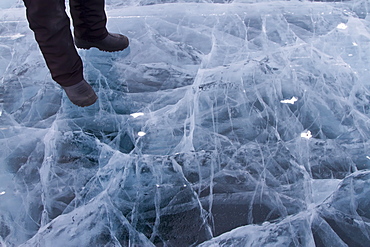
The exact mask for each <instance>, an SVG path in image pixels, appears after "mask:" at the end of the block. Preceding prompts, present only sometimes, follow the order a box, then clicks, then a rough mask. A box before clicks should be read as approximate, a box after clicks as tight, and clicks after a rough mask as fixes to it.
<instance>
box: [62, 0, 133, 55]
mask: <svg viewBox="0 0 370 247" xmlns="http://www.w3.org/2000/svg"><path fill="white" fill-rule="evenodd" d="M69 4H70V7H71V15H72V19H73V26H74V35H75V44H76V46H77V47H78V48H82V49H90V48H91V47H96V48H98V49H99V50H102V51H121V50H124V49H126V48H127V47H128V45H129V40H128V38H127V37H126V36H124V35H121V34H115V33H109V32H108V31H107V29H106V24H107V16H106V14H105V9H104V8H105V1H104V0H70V2H69Z"/></svg>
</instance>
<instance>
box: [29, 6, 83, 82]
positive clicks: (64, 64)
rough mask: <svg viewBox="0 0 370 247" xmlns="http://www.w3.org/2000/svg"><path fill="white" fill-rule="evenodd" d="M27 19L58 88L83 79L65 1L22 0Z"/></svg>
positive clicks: (80, 62)
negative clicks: (58, 85)
mask: <svg viewBox="0 0 370 247" xmlns="http://www.w3.org/2000/svg"><path fill="white" fill-rule="evenodd" d="M24 3H25V5H26V8H27V10H26V11H27V12H26V13H27V19H28V22H29V26H30V28H31V29H32V30H33V31H34V33H35V38H36V41H37V43H38V44H39V47H40V49H41V52H42V54H43V56H44V58H45V61H46V64H47V66H48V68H49V70H50V73H51V75H52V78H53V79H54V80H55V81H56V82H57V83H59V84H60V85H61V86H64V87H66V86H72V85H74V84H76V83H78V82H80V81H82V80H83V65H82V61H81V58H80V56H79V55H78V53H77V51H76V48H75V46H74V42H73V38H72V34H71V30H70V21H69V18H68V16H67V15H66V13H65V4H64V0H24Z"/></svg>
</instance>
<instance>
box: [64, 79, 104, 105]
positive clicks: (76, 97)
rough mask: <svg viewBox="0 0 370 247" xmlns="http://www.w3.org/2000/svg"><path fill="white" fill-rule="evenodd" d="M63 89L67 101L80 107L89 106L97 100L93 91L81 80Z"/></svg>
mask: <svg viewBox="0 0 370 247" xmlns="http://www.w3.org/2000/svg"><path fill="white" fill-rule="evenodd" d="M63 89H64V91H65V92H66V94H67V96H68V98H69V100H70V101H71V102H72V103H73V104H75V105H77V106H80V107H85V106H90V105H92V104H94V103H95V102H96V100H97V99H98V96H97V95H96V94H95V92H94V89H92V87H91V86H90V85H89V84H88V83H87V82H86V81H85V80H82V81H80V82H79V83H77V84H75V85H73V86H69V87H63Z"/></svg>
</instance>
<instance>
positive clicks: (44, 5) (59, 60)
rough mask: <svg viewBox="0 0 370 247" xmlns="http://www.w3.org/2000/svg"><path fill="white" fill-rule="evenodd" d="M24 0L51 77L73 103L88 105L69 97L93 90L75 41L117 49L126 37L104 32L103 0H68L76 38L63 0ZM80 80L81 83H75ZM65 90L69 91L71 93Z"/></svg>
mask: <svg viewBox="0 0 370 247" xmlns="http://www.w3.org/2000/svg"><path fill="white" fill-rule="evenodd" d="M23 1H24V3H25V6H26V9H27V10H26V11H27V12H26V13H27V19H28V22H29V26H30V28H31V29H32V30H33V32H34V33H35V39H36V41H37V43H38V44H39V47H40V50H41V52H42V54H43V56H44V59H45V62H46V64H47V66H48V68H49V70H50V73H51V75H52V78H53V79H54V80H55V81H56V82H57V83H58V84H60V85H61V86H62V87H63V88H64V89H65V91H66V93H67V95H68V97H69V98H70V99H71V101H72V102H73V103H75V104H77V105H79V106H86V105H90V104H91V102H90V103H86V104H85V103H80V102H79V100H77V101H75V100H73V99H72V98H71V97H72V96H73V97H78V96H79V95H80V96H81V97H82V98H83V97H84V95H83V94H84V93H85V94H86V93H88V92H85V91H86V90H87V91H90V94H91V90H92V89H91V87H90V88H88V87H89V85H88V84H87V83H86V82H85V81H84V77H83V64H82V61H81V58H80V56H79V55H78V53H77V51H76V48H75V42H76V44H77V46H79V45H80V46H81V47H80V48H85V49H88V48H90V47H98V48H99V49H101V50H104V51H119V50H123V49H125V48H126V47H127V46H128V39H127V37H125V36H123V35H119V34H110V33H109V32H108V31H107V29H106V23H107V17H106V14H105V10H104V7H105V2H104V0H70V10H71V16H72V20H73V27H74V37H75V40H74V39H73V36H72V33H71V30H70V19H69V18H68V16H67V14H66V12H65V0H23ZM79 83H80V84H81V83H82V84H84V86H83V87H82V88H81V87H79V86H76V85H77V84H79ZM86 87H87V88H86ZM68 90H69V91H71V90H72V91H73V92H72V94H73V95H72V94H70V93H69V91H68ZM92 92H93V91H92ZM94 95H95V93H94ZM70 96H71V97H70ZM85 96H86V95H85ZM95 97H96V95H95ZM95 100H96V99H95ZM74 101H75V102H74ZM82 101H84V99H82ZM90 101H91V100H90ZM94 102H95V101H94ZM94 102H92V103H94Z"/></svg>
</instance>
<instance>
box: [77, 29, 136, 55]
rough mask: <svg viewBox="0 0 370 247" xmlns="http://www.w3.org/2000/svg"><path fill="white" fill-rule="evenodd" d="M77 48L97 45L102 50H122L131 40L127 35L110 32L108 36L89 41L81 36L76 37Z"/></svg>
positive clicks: (88, 47)
mask: <svg viewBox="0 0 370 247" xmlns="http://www.w3.org/2000/svg"><path fill="white" fill-rule="evenodd" d="M75 44H76V46H77V48H81V49H90V48H91V47H96V48H98V49H99V50H101V51H108V52H113V51H122V50H124V49H126V48H127V47H128V45H129V40H128V38H127V37H126V36H124V35H122V34H117V33H108V36H107V37H105V38H104V39H102V40H95V41H88V40H83V39H80V38H75Z"/></svg>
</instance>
